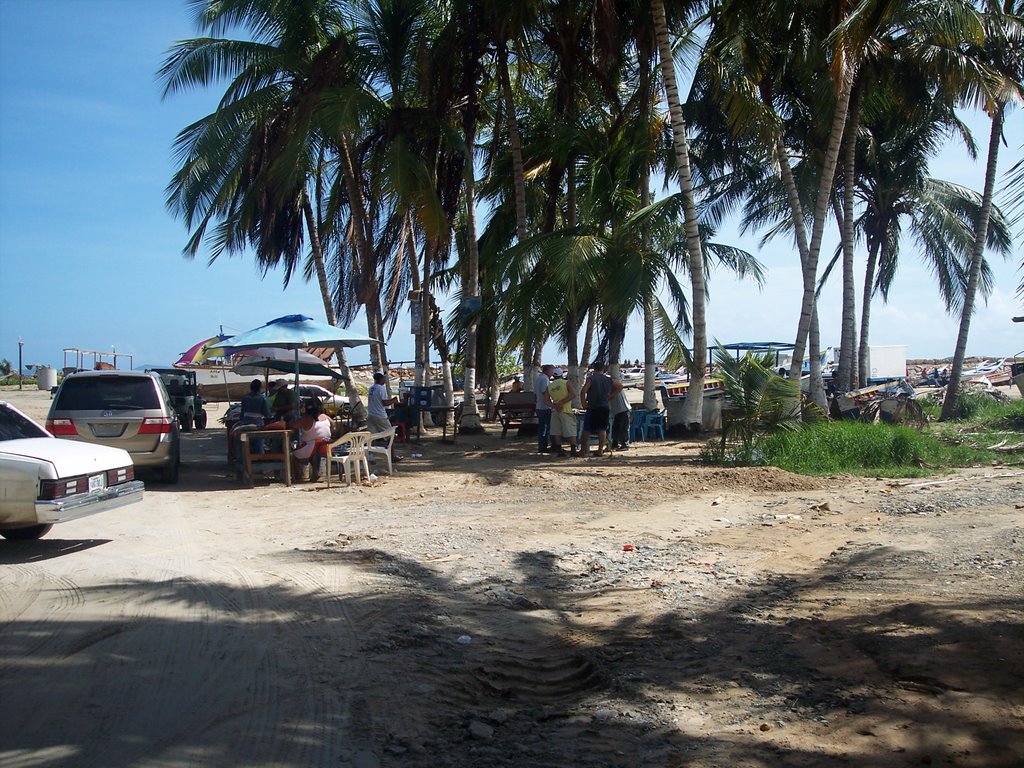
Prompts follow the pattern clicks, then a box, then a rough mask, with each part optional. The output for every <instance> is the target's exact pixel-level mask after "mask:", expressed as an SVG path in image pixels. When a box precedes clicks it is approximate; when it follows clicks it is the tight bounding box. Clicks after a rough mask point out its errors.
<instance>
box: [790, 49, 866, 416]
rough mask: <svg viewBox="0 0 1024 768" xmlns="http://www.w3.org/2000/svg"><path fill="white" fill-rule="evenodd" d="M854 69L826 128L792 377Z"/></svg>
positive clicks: (804, 333) (807, 318) (849, 67)
mask: <svg viewBox="0 0 1024 768" xmlns="http://www.w3.org/2000/svg"><path fill="white" fill-rule="evenodd" d="M855 73H856V69H855V67H854V65H853V64H852V63H851V62H849V61H847V62H846V67H845V72H844V73H843V79H842V82H841V85H840V88H839V96H838V99H837V100H836V108H835V112H834V113H833V115H832V129H831V131H830V132H829V138H828V146H827V148H826V151H825V160H824V163H823V165H822V169H821V177H820V178H819V179H818V195H817V198H816V200H815V207H814V220H813V223H812V225H811V242H810V244H809V246H808V250H807V259H806V261H805V262H804V264H803V278H804V281H803V282H804V293H803V299H802V301H801V302H800V323H799V325H798V326H797V332H796V341H795V342H794V346H793V364H792V366H791V368H790V375H791V376H794V377H795V376H798V375H799V373H800V368H801V367H802V365H803V355H804V350H805V348H806V346H807V337H808V335H809V333H810V328H811V314H812V312H813V310H814V305H815V289H816V288H817V282H818V254H819V253H820V251H821V240H822V237H823V236H824V234H825V218H826V216H827V214H828V206H829V203H830V201H831V199H832V184H833V181H834V179H835V173H836V166H838V164H839V150H840V148H841V146H842V141H843V129H844V127H845V125H846V115H847V112H848V111H849V105H850V91H851V90H852V88H853V78H854V75H855ZM801 226H802V223H801ZM808 353H809V354H810V355H812V356H814V355H819V354H820V350H818V349H813V348H812V349H810V350H808ZM812 384H813V382H812ZM811 396H812V398H813V399H815V401H816V400H817V398H816V397H815V393H814V392H812V393H811Z"/></svg>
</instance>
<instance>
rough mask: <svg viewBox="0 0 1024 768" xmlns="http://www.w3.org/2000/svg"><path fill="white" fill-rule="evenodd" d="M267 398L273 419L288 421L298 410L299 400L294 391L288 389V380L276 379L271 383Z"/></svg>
mask: <svg viewBox="0 0 1024 768" xmlns="http://www.w3.org/2000/svg"><path fill="white" fill-rule="evenodd" d="M267 399H268V400H269V401H270V411H271V413H273V414H274V418H275V419H284V420H285V421H290V420H291V419H293V418H294V417H295V414H296V413H297V412H298V410H299V400H298V398H297V397H296V396H295V392H293V391H292V390H290V389H288V382H287V381H285V380H284V379H278V380H277V381H275V382H274V383H273V385H272V386H271V389H270V395H269V396H268V397H267Z"/></svg>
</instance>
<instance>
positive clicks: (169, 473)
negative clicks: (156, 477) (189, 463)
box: [160, 444, 181, 484]
mask: <svg viewBox="0 0 1024 768" xmlns="http://www.w3.org/2000/svg"><path fill="white" fill-rule="evenodd" d="M180 470H181V445H180V444H179V445H178V449H177V450H176V451H175V452H174V463H173V464H171V465H170V466H169V467H164V468H162V469H161V470H160V479H161V480H163V481H164V482H165V483H171V484H174V483H176V482H178V475H179V474H180Z"/></svg>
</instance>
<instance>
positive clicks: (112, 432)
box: [90, 421, 124, 437]
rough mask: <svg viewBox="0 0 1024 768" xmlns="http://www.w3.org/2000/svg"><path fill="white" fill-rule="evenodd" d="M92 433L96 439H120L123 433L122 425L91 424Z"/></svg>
mask: <svg viewBox="0 0 1024 768" xmlns="http://www.w3.org/2000/svg"><path fill="white" fill-rule="evenodd" d="M90 426H91V427H92V433H93V434H94V435H96V437H120V436H121V434H122V433H123V432H124V423H122V422H120V421H115V422H112V423H111V422H108V423H106V424H91V425H90Z"/></svg>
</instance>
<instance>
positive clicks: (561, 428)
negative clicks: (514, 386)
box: [545, 368, 576, 456]
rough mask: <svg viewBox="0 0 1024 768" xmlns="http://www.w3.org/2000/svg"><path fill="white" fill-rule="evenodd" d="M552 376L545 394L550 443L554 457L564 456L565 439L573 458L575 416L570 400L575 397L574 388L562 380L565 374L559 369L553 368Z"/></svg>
mask: <svg viewBox="0 0 1024 768" xmlns="http://www.w3.org/2000/svg"><path fill="white" fill-rule="evenodd" d="M552 376H553V377H554V378H552V379H551V382H550V383H549V384H548V389H547V392H546V393H545V397H546V402H547V403H548V407H549V408H551V443H552V444H553V445H554V446H555V450H554V453H555V455H556V456H566V455H567V454H566V452H565V449H564V448H562V440H563V439H567V440H568V441H569V446H570V448H571V449H572V455H573V456H575V455H576V414H574V413H573V412H572V400H573V398H574V397H576V387H574V386H573V385H572V382H571V381H569V380H568V379H566V378H564V376H565V372H564V371H563V370H562V369H561V368H555V370H554V371H552Z"/></svg>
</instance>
